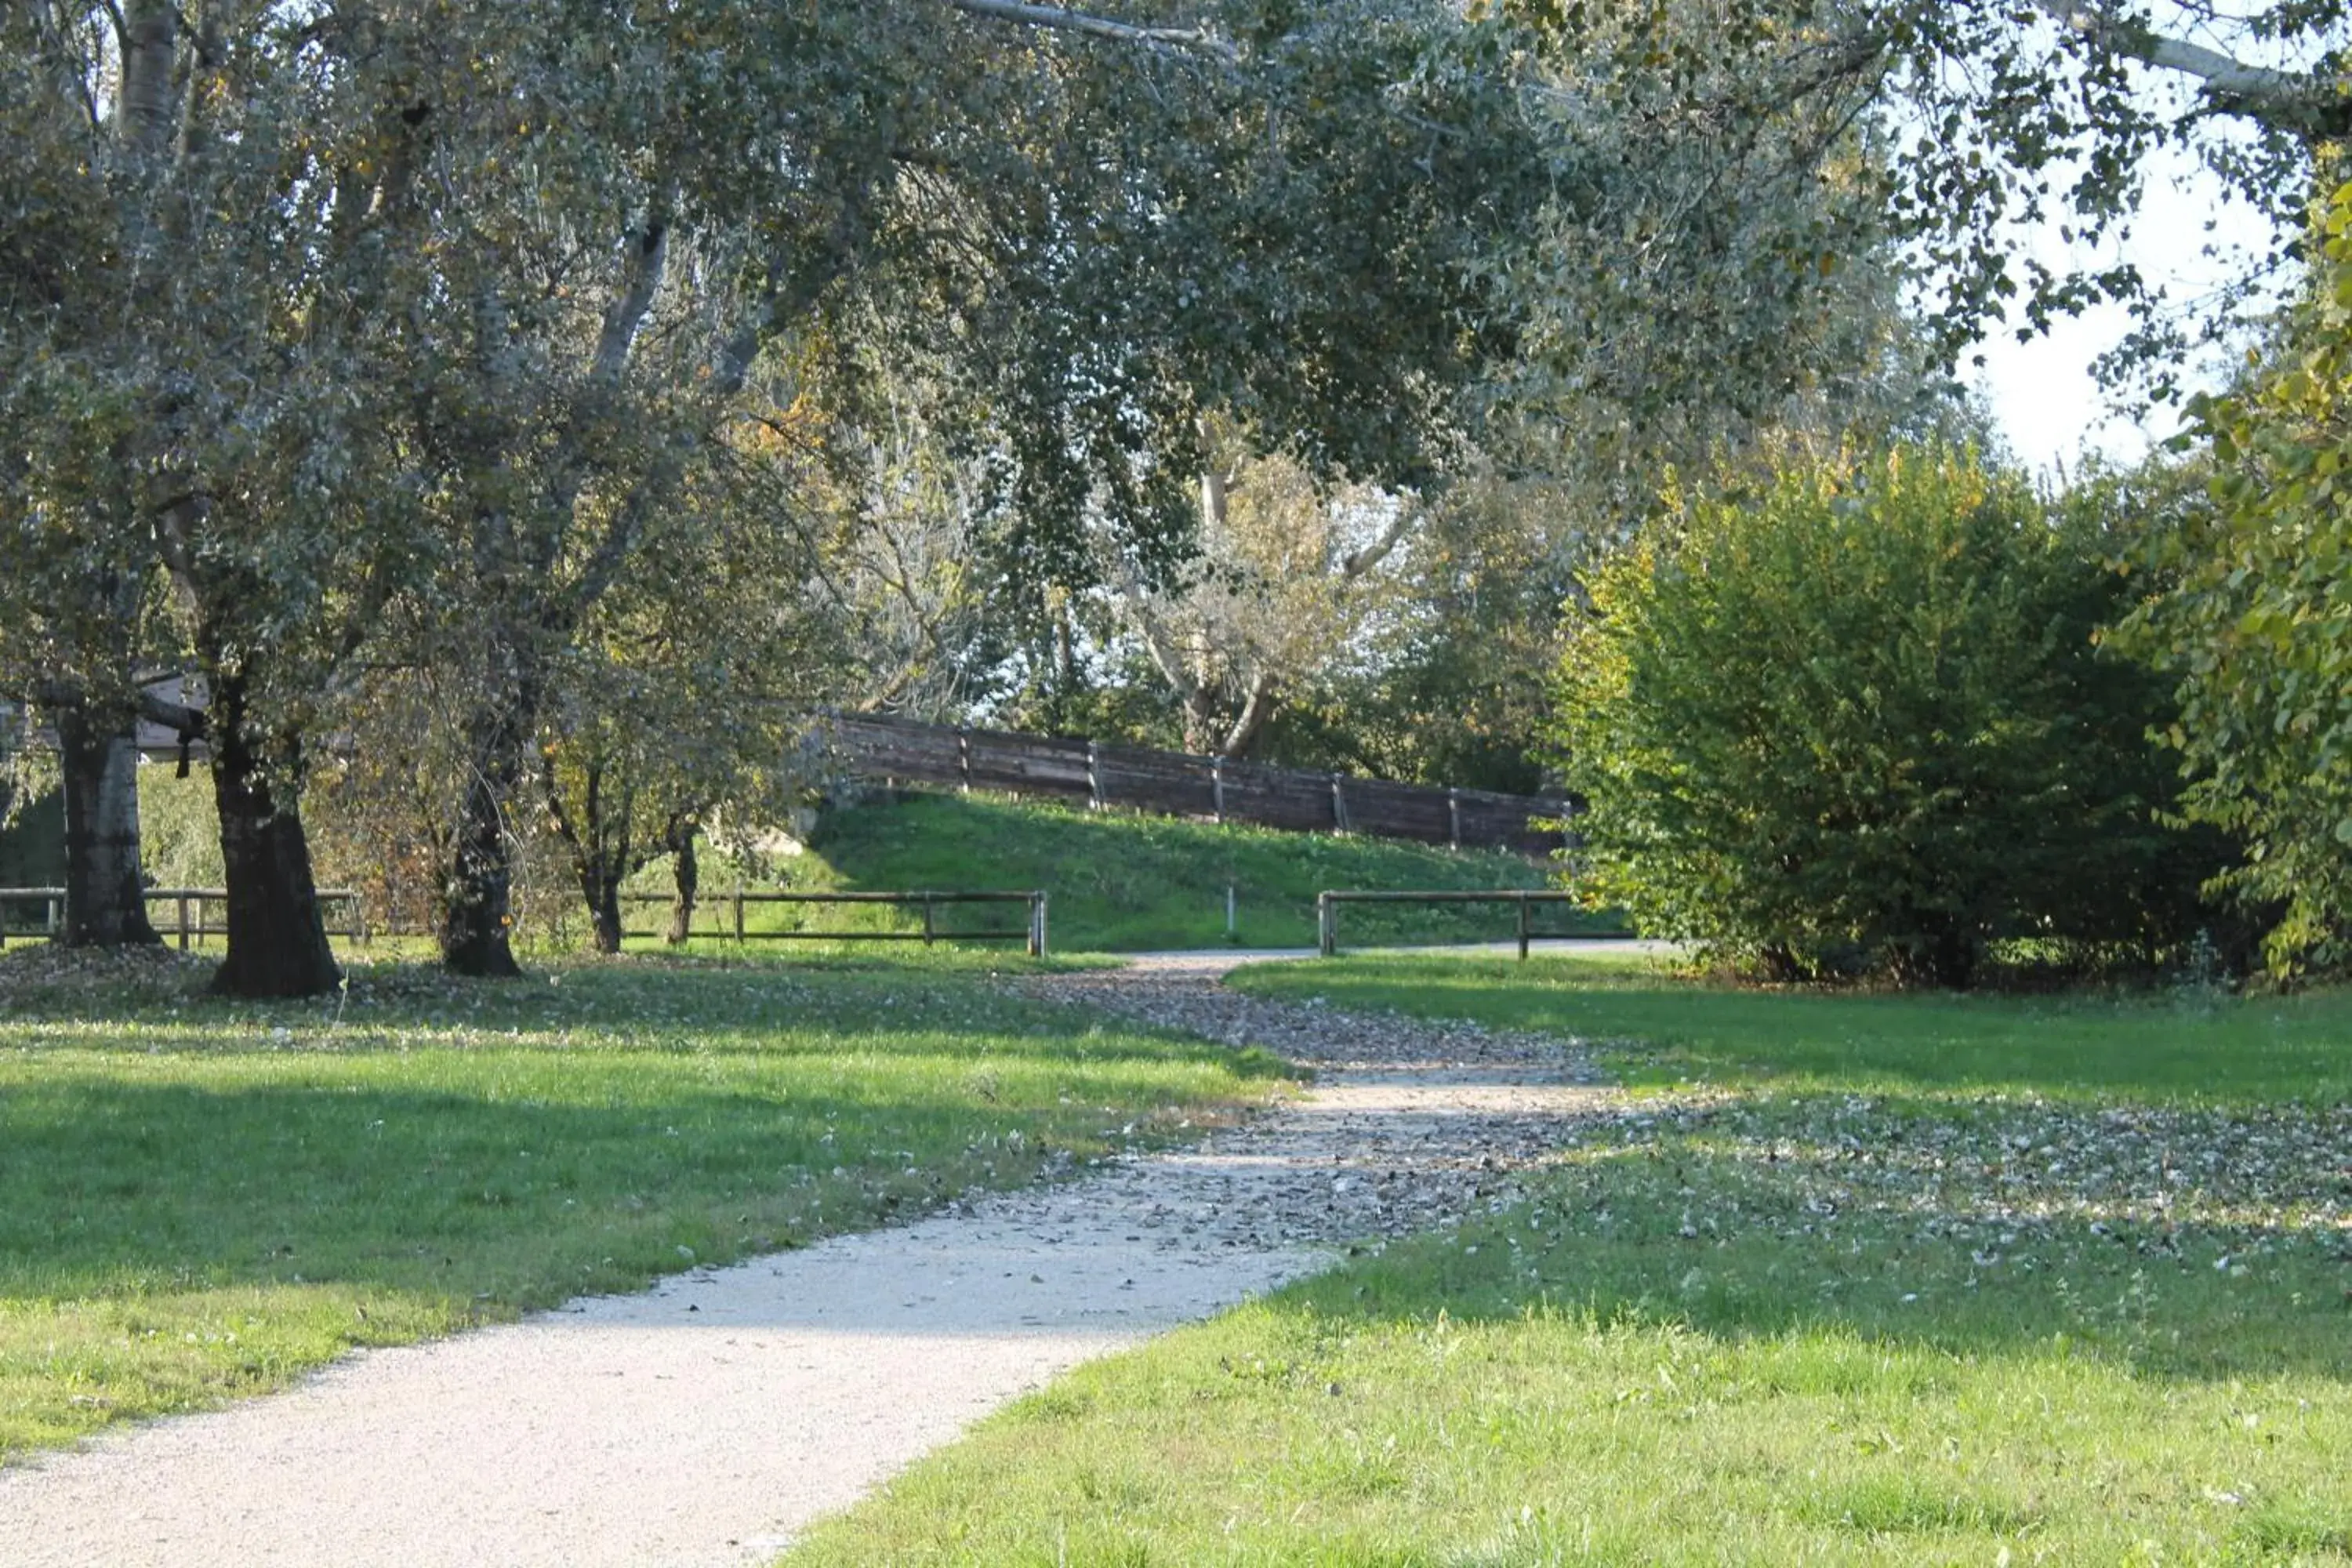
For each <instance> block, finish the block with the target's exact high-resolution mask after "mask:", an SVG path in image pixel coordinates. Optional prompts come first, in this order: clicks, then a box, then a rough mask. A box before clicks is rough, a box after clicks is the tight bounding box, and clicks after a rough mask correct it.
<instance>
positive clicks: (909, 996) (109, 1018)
mask: <svg viewBox="0 0 2352 1568" xmlns="http://www.w3.org/2000/svg"><path fill="white" fill-rule="evenodd" d="M45 953H46V950H41V949H35V950H31V951H30V952H26V953H24V954H22V955H21V956H20V955H19V954H16V953H11V954H10V955H9V956H8V958H7V959H6V960H5V961H0V1458H12V1457H17V1456H21V1455H23V1454H24V1453H25V1452H26V1451H27V1450H30V1449H34V1448H37V1447H47V1446H52V1445H56V1444H58V1443H63V1442H67V1441H69V1440H71V1439H72V1438H74V1437H76V1436H79V1435H81V1434H84V1433H87V1432H89V1431H91V1430H94V1429H96V1428H98V1427H100V1426H104V1425H106V1424H107V1423H109V1422H111V1421H116V1420H121V1419H125V1418H132V1417H139V1416H145V1415H157V1414H161V1413H163V1412H167V1411H174V1410H184V1409H190V1408H194V1407H199V1406H203V1405H209V1404H214V1403H217V1402H219V1401H221V1400H223V1399H226V1398H230V1397H234V1396H236V1395H240V1394H250V1393H255V1392H259V1391H262V1390H265V1389H268V1388H270V1387H273V1386H277V1385H279V1384H283V1383H285V1382H286V1381H288V1380H289V1379H290V1378H292V1377H294V1376H296V1375H299V1373H303V1372H306V1371H308V1370H310V1369H311V1368H313V1367H316V1366H318V1365H319V1364H320V1363H323V1362H325V1361H328V1360H330V1359H331V1358H332V1357H334V1356H336V1355H338V1354H341V1352H344V1351H345V1350H346V1349H348V1348H350V1347H352V1346H355V1345H362V1344H384V1343H394V1342H404V1341H409V1340H415V1339H417V1338H420V1337H424V1336H427V1335H432V1334H436V1333H441V1332H445V1331H450V1330H453V1329H457V1328H461V1327H464V1326H466V1325H467V1324H470V1323H476V1322H480V1321H498V1320H502V1319H508V1318H511V1317H513V1316H515V1315H516V1314H518V1313H520V1312H522V1311H525V1310H530V1309H533V1308H538V1307H544V1306H549V1305H552V1304H554V1303H556V1302H558V1301H561V1300H564V1299H566V1298H568V1297H571V1296H573V1295H577V1294H581V1293H583V1292H597V1291H619V1290H630V1289H638V1288H640V1287H642V1286H644V1285H645V1284H646V1283H647V1282H648V1281H649V1280H650V1279H653V1278H654V1277H655V1276H656V1275H657V1274H660V1273H663V1272H666V1271H672V1270H676V1269H678V1268H686V1267H688V1266H689V1265H698V1264H699V1265H709V1264H719V1263H725V1262H728V1261H730V1260H732V1259H734V1258H740V1257H742V1256H745V1255H748V1254H750V1253H752V1252H755V1251H761V1250H766V1249H770V1248H773V1247H789V1246H793V1245H797V1244H800V1243H803V1242H805V1241H807V1240H810V1239H812V1238H814V1237H819V1236H823V1235H825V1234H829V1233H834V1232H839V1231H846V1230H855V1229H860V1228H864V1227H867V1226H874V1225H877V1224H880V1223H883V1222H885V1221H887V1220H888V1219H891V1218H893V1217H897V1216H899V1215H906V1214H909V1213H913V1212H918V1211H920V1210H921V1209H923V1208H925V1207H928V1206H929V1205H933V1204H935V1203H937V1202H939V1201H940V1200H941V1199H943V1198H947V1197H952V1196H956V1195H960V1194H963V1193H965V1192H967V1191H968V1190H970V1189H972V1188H975V1187H1004V1186H1010V1185H1014V1184H1020V1183H1023V1182H1026V1181H1030V1180H1033V1179H1034V1178H1036V1177H1038V1176H1040V1175H1045V1174H1050V1173H1054V1172H1055V1171H1057V1170H1061V1169H1065V1168H1067V1167H1068V1166H1069V1165H1070V1164H1071V1163H1073V1162H1077V1161H1084V1160H1087V1159H1089V1158H1093V1157H1095V1156H1097V1155H1099V1154H1101V1153H1103V1152H1108V1151H1109V1150H1111V1149H1113V1148H1115V1147H1118V1146H1119V1145H1121V1144H1122V1143H1127V1142H1135V1141H1139V1140H1151V1139H1156V1138H1159V1137H1161V1136H1164V1135H1166V1134H1167V1133H1169V1132H1171V1131H1173V1130H1174V1128H1175V1127H1176V1126H1177V1124H1179V1123H1181V1122H1182V1121H1185V1120H1187V1119H1188V1118H1192V1117H1196V1116H1208V1115H1214V1114H1216V1112H1217V1110H1218V1108H1220V1107H1224V1106H1229V1105H1232V1104H1234V1102H1237V1101H1244V1100H1254V1099H1257V1098H1261V1097H1262V1096H1263V1094H1264V1092H1265V1089H1266V1087H1267V1086H1268V1083H1269V1081H1270V1079H1271V1078H1272V1076H1273V1074H1274V1072H1275V1071H1276V1064H1274V1063H1273V1062H1271V1060H1269V1059H1267V1058H1253V1057H1244V1056H1236V1055H1235V1054H1234V1053H1232V1052H1228V1051H1225V1050H1223V1049H1221V1048H1218V1047H1210V1046H1206V1045H1202V1044H1199V1043H1197V1042H1188V1041H1181V1040H1177V1039H1174V1038H1171V1037H1162V1036H1155V1035H1153V1034H1151V1033H1150V1032H1149V1031H1146V1030H1142V1029H1139V1028H1131V1027H1122V1026H1111V1025H1104V1026H1089V1025H1087V1023H1085V1022H1084V1021H1083V1020H1081V1021H1080V1022H1079V1023H1078V1024H1077V1025H1076V1026H1075V1027H1074V1026H1073V1023H1072V1016H1071V1015H1070V1014H1068V1013H1067V1012H1065V1011H1061V1010H1057V1009H1052V1008H1048V1007H1045V1006H1043V1005H1029V1004H1024V1003H1021V1002H1018V1001H1015V1000H1013V999H1011V998H1008V997H1006V996H1004V995H1003V994H999V993H997V992H995V991H993V990H991V989H989V988H987V987H986V986H985V985H983V984H981V983H979V982H978V981H976V980H974V979H971V978H969V977H964V976H960V975H957V974H953V973H940V972H936V971H929V970H925V969H921V968H916V967H910V966H901V965H897V964H892V963H878V962H871V961H869V962H866V963H863V964H862V965H852V964H848V963H842V964H839V965H838V966H836V967H834V968H830V969H824V970H811V969H806V968H800V967H794V968H785V967H781V966H770V965H761V964H732V965H714V964H692V963H652V962H644V961H634V960H633V961H629V962H626V963H606V964H588V965H573V966H571V967H565V968H561V969H557V970H555V971H553V972H551V973H542V974H541V976H540V977H538V978H536V979H533V980H530V981H523V982H515V983H509V984H477V983H463V982H453V981H449V980H446V979H444V978H442V977H441V976H440V975H438V974H437V973H434V972H431V971H426V970H422V969H413V968H383V969H373V970H370V969H365V968H362V969H357V970H355V972H354V974H355V978H354V981H353V984H352V988H351V993H350V995H349V998H348V1000H347V1001H346V1002H344V1003H343V1004H342V1005H341V1007H340V1008H339V1007H338V1005H337V1003H336V1002H335V1001H334V1000H332V999H331V1000H329V1001H327V1002H325V1003H323V1004H302V1005H274V1006H271V1005H232V1004H226V1003H222V1002H217V1001H214V1000H211V999H209V998H206V997H204V996H201V995H198V994H194V993H193V991H192V989H191V987H192V986H193V985H194V984H201V982H202V980H203V978H204V976H205V973H207V969H206V967H205V966H201V965H194V966H183V965H176V964H173V963H170V962H169V961H168V960H166V959H164V958H163V956H162V955H157V956H156V957H155V958H154V959H153V960H152V961H150V962H140V963H131V964H127V965H124V966H121V968H120V969H119V970H118V971H117V973H119V974H121V975H122V976H124V977H125V978H123V979H121V980H120V981H119V982H115V983H110V984H100V985H95V986H93V985H91V984H87V983H80V984H35V983H32V982H31V981H29V980H28V978H27V976H28V974H29V973H30V972H31V969H32V966H34V965H36V964H37V963H42V962H45V956H44V955H45Z"/></svg>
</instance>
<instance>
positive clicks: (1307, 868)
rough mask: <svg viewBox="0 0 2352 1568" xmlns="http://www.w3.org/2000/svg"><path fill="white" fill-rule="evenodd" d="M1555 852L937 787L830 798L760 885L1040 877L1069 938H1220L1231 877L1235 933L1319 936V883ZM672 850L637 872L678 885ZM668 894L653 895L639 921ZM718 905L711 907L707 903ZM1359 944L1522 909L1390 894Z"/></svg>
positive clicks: (973, 917) (784, 912) (986, 915)
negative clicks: (806, 839) (848, 800)
mask: <svg viewBox="0 0 2352 1568" xmlns="http://www.w3.org/2000/svg"><path fill="white" fill-rule="evenodd" d="M1546 869H1547V868H1545V867H1544V866H1542V865H1541V864H1538V863H1537V862H1534V861H1530V860H1528V859H1526V858H1523V857H1520V856H1517V855H1512V854H1508V853H1506V852H1501V851H1495V850H1464V851H1461V852H1459V853H1456V852H1454V851H1452V850H1448V849H1444V848H1442V847H1429V846H1425V845H1418V844H1407V843H1401V842H1398V841H1395V840H1392V839H1381V838H1365V837H1334V836H1332V835H1329V834H1316V833H1277V832H1275V831H1272V830H1270V829H1266V828H1255V827H1240V826H1226V827H1220V826H1216V825H1215V824H1213V823H1207V822H1192V821H1187V820H1184V819H1181V818H1175V817H1164V816H1136V815H1131V814H1128V813H1124V812H1116V811H1107V812H1088V811H1082V810H1074V809H1071V808H1069V807H1066V806H1061V805H1050V804H1039V803H1034V802H1015V801H1012V800H1009V799H1005V798H1003V797H1001V796H991V795H910V796H908V797H906V798H903V799H900V800H896V801H882V802H877V803H875V804H871V805H860V806H856V807H851V808H848V809H844V810H838V811H835V812H833V813H832V814H830V815H829V816H827V817H826V818H825V819H824V823H823V825H822V826H820V828H819V830H818V832H817V834H816V835H815V842H814V844H813V845H812V847H811V848H810V850H809V852H808V853H806V854H804V855H799V856H793V857H789V858H783V859H782V860H781V861H779V862H778V864H777V865H776V867H775V872H776V876H775V879H773V880H771V881H769V882H767V883H765V884H764V885H767V886H781V887H793V888H801V889H824V890H832V889H876V890H904V889H921V888H931V889H947V888H960V889H1031V888H1042V889H1046V890H1047V891H1048V892H1049V893H1050V894H1051V895H1052V903H1051V922H1052V945H1053V947H1054V948H1055V951H1057V952H1138V951H1145V950H1150V949H1153V948H1188V947H1218V946H1223V944H1224V942H1225V940H1226V937H1225V889H1227V888H1228V887H1230V888H1232V889H1234V915H1235V921H1234V926H1235V930H1234V938H1235V941H1236V942H1237V943H1238V944H1239V945H1241V946H1244V947H1307V946H1312V945H1313V944H1314V942H1315V895H1316V894H1318V893H1319V892H1321V891H1323V890H1324V889H1331V888H1366V889H1479V890H1483V889H1513V888H1540V887H1542V886H1544V885H1545V880H1544V879H1545V875H1546ZM668 875H669V874H668V869H667V863H666V862H665V863H664V864H663V865H662V866H659V867H656V868H651V869H650V870H649V871H648V872H647V873H646V875H644V876H643V877H641V878H639V879H637V882H636V883H635V884H634V885H635V886H638V887H641V888H643V889H646V890H649V891H666V890H667V888H668V885H669V883H668ZM734 880H735V874H734V872H733V870H732V869H731V868H726V867H724V866H714V867H710V868H707V869H706V871H705V873H704V887H705V889H706V891H708V892H709V893H712V894H714V895H716V894H720V893H723V891H724V889H727V888H730V887H732V886H733V884H734ZM718 918H719V916H718V913H717V911H716V910H712V911H711V912H710V915H709V919H710V920H711V921H716V920H717V919H718ZM1346 919H1347V923H1346V936H1347V940H1348V941H1349V942H1350V943H1351V944H1356V943H1361V944H1374V943H1394V942H1477V941H1501V940H1504V939H1506V938H1507V937H1509V936H1510V935H1511V933H1512V930H1513V926H1512V920H1513V916H1512V913H1511V911H1510V910H1508V909H1507V908H1505V907H1503V906H1500V905H1496V906H1491V907H1474V908H1471V909H1467V910H1465V909H1461V908H1453V909H1445V908H1433V909H1391V908H1381V907H1362V906H1351V907H1350V908H1349V910H1348V912H1347V917H1346ZM1537 919H1538V922H1539V927H1538V929H1540V930H1544V931H1559V932H1567V931H1588V930H1614V929H1615V927H1614V925H1613V923H1612V922H1609V921H1595V920H1594V919H1593V918H1592V917H1591V916H1588V915H1583V914H1580V913H1578V912H1576V911H1573V910H1568V909H1566V908H1563V907H1552V908H1547V909H1544V910H1541V911H1539V913H1538V916H1537ZM1023 920H1024V911H1023V910H1021V909H1019V908H1018V907H1017V906H1007V907H973V908H971V909H965V910H951V911H948V912H947V914H945V915H944V916H943V918H942V929H951V928H950V925H949V923H948V922H949V921H956V922H966V925H967V928H968V926H969V925H970V924H979V923H985V924H988V925H993V926H1000V927H1009V928H1012V929H1015V930H1017V929H1019V928H1020V927H1021V924H1022V922H1023ZM632 921H633V923H634V924H636V925H637V926H639V927H640V928H641V929H644V930H647V931H652V930H656V929H658V928H659V927H660V926H661V925H662V924H663V923H664V922H665V921H667V910H655V909H653V908H649V907H648V908H643V909H640V910H637V911H636V912H635V914H633V916H632ZM793 921H803V922H806V924H805V925H801V926H795V927H793V929H809V930H819V929H839V928H840V927H841V926H843V925H856V926H859V927H861V928H865V929H877V928H878V929H890V928H895V929H899V930H905V929H908V928H909V926H910V925H911V924H912V923H913V922H912V921H911V920H910V919H909V917H908V916H906V915H904V914H901V913H898V912H895V911H882V910H855V911H849V910H840V909H815V910H801V909H795V908H792V907H790V906H786V907H782V908H779V907H773V906H772V907H769V908H766V909H761V908H758V907H756V906H755V907H753V909H752V910H751V912H750V914H749V915H748V916H747V919H746V924H747V925H748V926H751V927H752V928H753V929H777V928H778V927H780V926H782V925H784V924H785V922H793Z"/></svg>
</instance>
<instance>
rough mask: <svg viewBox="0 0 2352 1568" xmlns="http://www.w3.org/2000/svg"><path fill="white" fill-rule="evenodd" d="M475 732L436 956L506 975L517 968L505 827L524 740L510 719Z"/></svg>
mask: <svg viewBox="0 0 2352 1568" xmlns="http://www.w3.org/2000/svg"><path fill="white" fill-rule="evenodd" d="M480 732H481V742H480V743H479V744H478V745H476V746H475V747H474V748H473V755H474V769H473V776H472V777H471V778H470V779H468V780H467V784H466V798H465V802H464V804H463V805H461V806H460V807H459V811H458V816H457V836H456V843H455V845H454V846H453V864H452V865H451V866H450V867H449V869H448V878H447V882H446V887H445V889H444V891H443V899H442V913H441V962H442V963H443V964H444V965H445V966H446V968H447V969H448V970H449V971H450V972H451V973H455V974H469V975H474V976H476V977H478V978H481V979H489V980H509V979H512V978H514V977H515V976H516V975H519V974H520V973H522V966H521V965H520V964H519V963H516V962H515V957H514V943H513V932H514V856H513V853H512V849H511V840H510V839H509V836H508V833H507V803H508V802H509V801H511V800H513V799H514V798H515V786H516V784H517V783H518V782H519V780H520V777H521V762H520V757H521V745H522V741H521V737H520V734H519V733H518V732H517V731H516V729H515V726H514V722H513V721H512V719H511V718H493V719H489V720H488V721H485V722H484V723H483V725H482V726H481V731H480Z"/></svg>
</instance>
